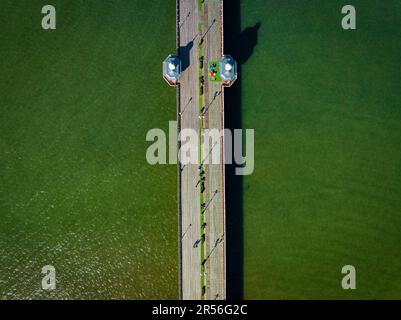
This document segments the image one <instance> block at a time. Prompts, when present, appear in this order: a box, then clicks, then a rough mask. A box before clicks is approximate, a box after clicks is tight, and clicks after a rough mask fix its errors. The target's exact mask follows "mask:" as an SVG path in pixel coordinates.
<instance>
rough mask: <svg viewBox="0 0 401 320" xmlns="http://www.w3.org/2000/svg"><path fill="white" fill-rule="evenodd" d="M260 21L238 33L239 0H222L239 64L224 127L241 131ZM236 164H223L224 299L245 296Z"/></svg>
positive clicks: (227, 45)
mask: <svg viewBox="0 0 401 320" xmlns="http://www.w3.org/2000/svg"><path fill="white" fill-rule="evenodd" d="M260 26H261V24H260V22H258V23H256V24H255V25H254V26H252V27H248V28H246V29H244V30H243V31H241V6H240V0H224V53H225V54H231V55H232V56H233V58H234V59H236V61H237V63H238V79H237V80H236V82H235V83H234V84H233V86H232V87H230V88H226V89H225V96H224V99H225V101H224V105H225V119H224V121H225V127H226V128H228V129H230V130H234V129H240V128H242V106H241V103H242V93H241V81H242V80H241V71H242V70H241V69H242V65H243V64H245V63H246V62H247V61H248V59H249V58H250V57H251V56H252V54H253V51H254V48H255V47H256V45H257V44H258V31H259V29H260ZM232 132H233V131H232ZM235 167H236V166H235V165H226V184H225V187H226V229H227V235H226V241H227V242H226V248H227V298H228V299H242V298H243V296H244V292H243V291H244V230H243V227H244V217H243V177H242V176H237V175H235Z"/></svg>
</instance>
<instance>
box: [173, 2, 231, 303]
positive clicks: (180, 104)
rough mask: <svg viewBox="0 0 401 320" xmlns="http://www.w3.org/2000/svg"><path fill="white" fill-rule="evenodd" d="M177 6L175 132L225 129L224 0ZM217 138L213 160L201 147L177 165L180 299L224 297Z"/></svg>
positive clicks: (222, 211) (222, 198)
mask: <svg viewBox="0 0 401 320" xmlns="http://www.w3.org/2000/svg"><path fill="white" fill-rule="evenodd" d="M176 10H177V12H176V14H177V21H176V23H177V25H176V27H177V57H178V58H179V60H180V61H181V65H180V70H179V71H180V77H179V79H177V81H173V82H171V81H170V84H171V85H175V86H177V119H178V131H179V132H181V130H183V129H193V130H195V131H196V132H198V133H199V135H201V133H202V131H203V130H204V129H217V130H219V131H220V132H224V131H223V130H224V86H227V85H231V83H232V82H233V81H234V80H235V79H231V80H228V81H227V79H225V78H224V76H223V75H222V76H221V77H220V73H219V71H218V70H220V69H221V68H222V67H223V65H221V61H222V60H223V58H224V53H223V1H222V0H205V1H202V0H177V6H176ZM229 67H230V66H229ZM229 67H228V68H226V70H227V71H230V70H229ZM172 68H173V67H172ZM218 139H219V141H218V142H219V143H218V144H216V147H218V148H220V155H219V156H220V159H219V163H218V164H211V163H207V161H205V159H206V157H208V154H204V152H202V151H204V150H202V147H201V146H200V152H199V163H198V164H188V165H182V164H180V163H179V164H178V214H179V235H178V238H179V273H180V274H179V297H180V299H189V300H194V299H205V300H221V299H226V241H225V240H226V236H225V228H226V225H225V214H226V212H225V185H224V183H225V180H224V135H221V136H220V137H219V138H218ZM180 146H181V144H180V141H178V148H180Z"/></svg>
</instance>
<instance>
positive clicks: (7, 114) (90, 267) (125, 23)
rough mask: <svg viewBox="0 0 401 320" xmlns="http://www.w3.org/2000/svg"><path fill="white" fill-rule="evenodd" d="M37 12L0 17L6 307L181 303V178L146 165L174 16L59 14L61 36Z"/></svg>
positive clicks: (87, 10) (128, 2) (105, 10)
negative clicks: (47, 276) (50, 280)
mask: <svg viewBox="0 0 401 320" xmlns="http://www.w3.org/2000/svg"><path fill="white" fill-rule="evenodd" d="M44 4H45V3H44V2H43V1H38V0H34V1H33V0H23V1H22V0H20V1H11V0H2V1H1V4H0V8H1V10H0V25H1V31H0V43H1V45H0V70H1V72H0V108H1V109H0V110H1V117H0V148H1V152H0V221H1V223H0V299H12V298H14V299H16V298H17V299H20V298H33V299H41V298H61V299H63V298H74V299H81V298H91V299H100V298H102V299H108V298H131V299H139V298H170V299H174V298H177V296H178V270H177V268H178V267H177V259H178V253H177V224H178V222H177V209H176V208H177V196H176V192H177V189H176V188H177V183H176V181H177V179H176V168H175V167H174V166H150V165H148V164H147V162H146V159H145V153H146V148H147V146H148V145H149V143H147V142H146V141H145V135H146V132H147V131H148V130H149V129H151V128H154V127H157V128H162V129H164V130H167V129H168V121H169V120H172V119H174V118H175V90H174V89H171V88H168V86H167V85H166V84H165V83H164V81H163V79H162V77H161V61H163V59H164V58H165V57H166V56H167V55H168V54H169V53H170V52H174V50H175V3H174V1H152V2H145V1H139V0H137V1H135V0H118V1H117V0H116V1H98V0H96V1H95V0H82V1H78V0H74V1H61V0H54V1H52V5H54V6H55V7H56V9H57V30H55V31H44V30H42V29H41V19H42V14H41V8H42V6H43V5H44ZM45 265H53V266H54V267H55V268H56V277H57V281H58V282H57V290H56V291H54V292H51V293H49V292H42V291H41V290H40V288H41V280H42V277H43V275H42V274H41V269H42V267H43V266H45Z"/></svg>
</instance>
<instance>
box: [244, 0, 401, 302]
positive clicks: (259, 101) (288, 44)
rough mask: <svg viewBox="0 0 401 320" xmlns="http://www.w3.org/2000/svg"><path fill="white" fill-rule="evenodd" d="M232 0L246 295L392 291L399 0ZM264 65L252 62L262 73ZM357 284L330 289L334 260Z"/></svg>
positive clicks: (400, 159) (400, 84)
mask: <svg viewBox="0 0 401 320" xmlns="http://www.w3.org/2000/svg"><path fill="white" fill-rule="evenodd" d="M344 4H345V3H344V2H343V1H338V0H330V1H319V0H309V1H295V0H292V1H274V0H242V1H241V24H242V28H245V27H248V26H253V25H254V24H255V23H256V22H261V27H260V30H259V35H258V36H259V38H258V45H257V46H256V47H255V51H254V54H253V56H252V57H251V58H250V59H249V60H248V62H247V63H246V64H245V65H244V66H243V75H242V99H243V101H242V116H243V127H244V128H255V130H256V131H255V172H254V174H253V175H252V176H249V177H246V178H245V179H244V238H245V241H244V252H245V253H244V256H245V257H244V296H245V298H262V299H266V298H297V299H298V298H299V299H304V298H350V299H352V298H401V147H400V146H401V95H400V88H401V74H400V70H401V56H400V52H401V41H400V38H401V4H400V2H399V1H392V0H390V1H374V0H369V1H358V0H355V1H352V4H353V5H354V6H355V7H356V10H357V30H355V31H343V29H342V28H341V25H340V22H341V17H342V15H341V8H342V6H343V5H344ZM261 71H263V72H261ZM346 264H351V265H354V266H355V267H356V270H357V289H356V290H354V291H345V290H343V289H342V288H341V279H342V275H341V268H342V266H344V265H346Z"/></svg>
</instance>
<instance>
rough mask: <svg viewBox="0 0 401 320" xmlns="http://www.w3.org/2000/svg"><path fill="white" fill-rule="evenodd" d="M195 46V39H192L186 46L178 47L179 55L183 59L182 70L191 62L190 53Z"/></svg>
mask: <svg viewBox="0 0 401 320" xmlns="http://www.w3.org/2000/svg"><path fill="white" fill-rule="evenodd" d="M193 46H194V41H191V42H189V43H188V44H187V45H186V46H185V47H179V48H178V57H179V58H180V60H181V68H182V71H185V70H186V69H187V68H188V67H189V65H190V63H191V61H190V53H191V49H192V48H193Z"/></svg>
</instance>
